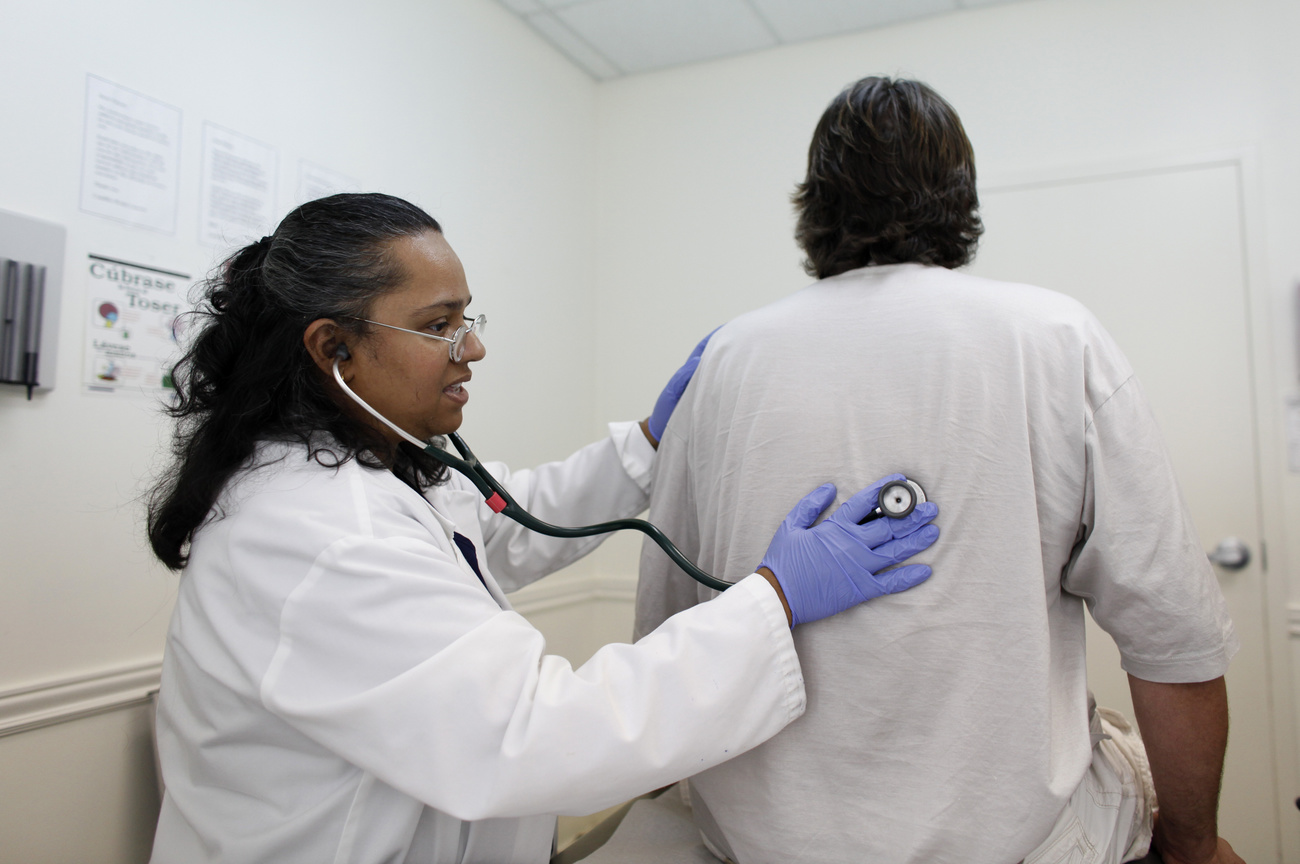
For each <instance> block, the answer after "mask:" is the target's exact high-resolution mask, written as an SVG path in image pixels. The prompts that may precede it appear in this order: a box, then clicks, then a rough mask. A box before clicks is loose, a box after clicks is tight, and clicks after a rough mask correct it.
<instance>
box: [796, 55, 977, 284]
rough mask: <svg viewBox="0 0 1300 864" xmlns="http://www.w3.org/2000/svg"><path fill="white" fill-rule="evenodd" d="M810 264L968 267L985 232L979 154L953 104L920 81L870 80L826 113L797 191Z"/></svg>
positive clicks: (830, 268) (835, 270) (822, 274)
mask: <svg viewBox="0 0 1300 864" xmlns="http://www.w3.org/2000/svg"><path fill="white" fill-rule="evenodd" d="M794 203H795V210H796V212H797V213H798V216H799V222H798V226H797V228H796V230H795V239H796V240H798V242H799V246H800V247H801V248H802V249H803V250H804V252H805V253H806V254H807V256H808V258H807V260H806V261H805V262H804V268H805V269H806V270H807V271H808V273H809V274H810V275H812V276H816V277H818V278H821V279H824V278H826V277H827V276H834V275H836V274H839V273H843V272H845V271H847V270H853V269H855V268H858V267H865V266H867V265H869V264H898V263H903V262H909V261H915V262H919V263H921V264H933V265H937V266H940V267H948V268H952V267H960V266H961V265H963V264H965V263H967V262H969V261H970V260H971V259H972V258H973V257H974V255H975V244H976V242H977V241H978V240H979V236H980V234H981V233H983V231H984V226H983V225H982V224H981V223H980V218H979V213H978V211H979V198H978V196H977V195H976V193H975V153H974V151H973V150H972V149H971V145H970V140H969V139H967V137H966V131H965V130H964V129H963V128H962V125H961V119H960V118H958V116H957V112H956V111H954V110H953V108H952V106H951V105H949V104H948V103H947V102H946V101H944V99H943V97H941V96H940V95H939V94H938V93H935V92H934V91H933V90H931V89H930V88H929V87H927V86H926V85H924V84H922V83H921V82H919V81H906V80H898V81H894V80H890V79H889V78H863V79H862V80H861V81H858V82H857V83H856V84H853V85H850V86H849V87H847V88H845V89H844V91H843V92H841V93H840V94H839V95H838V96H836V97H835V99H834V101H832V102H831V104H830V106H829V107H827V109H826V112H825V113H824V114H822V118H821V121H820V122H818V124H817V131H816V132H814V133H813V139H812V144H811V145H810V146H809V148H808V174H807V177H805V178H804V182H803V183H801V184H799V186H798V188H797V190H796V192H795V195H794Z"/></svg>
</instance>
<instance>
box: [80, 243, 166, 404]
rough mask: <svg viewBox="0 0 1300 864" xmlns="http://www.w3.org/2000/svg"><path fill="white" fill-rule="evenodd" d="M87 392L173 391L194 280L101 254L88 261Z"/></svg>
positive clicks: (148, 393) (85, 382)
mask: <svg viewBox="0 0 1300 864" xmlns="http://www.w3.org/2000/svg"><path fill="white" fill-rule="evenodd" d="M86 266H87V270H88V274H89V278H88V284H87V287H86V294H85V297H86V301H85V302H86V309H85V312H84V314H85V316H86V317H85V321H86V354H85V366H84V372H83V375H82V385H83V388H84V389H85V390H86V391H87V392H92V393H118V394H132V395H140V394H145V395H157V394H162V393H168V392H170V391H171V390H172V389H173V388H172V377H171V371H172V366H173V365H174V364H175V363H176V360H177V359H179V357H180V351H181V347H180V341H181V337H182V334H183V330H184V327H185V324H186V322H187V321H188V320H189V317H190V316H187V315H186V314H185V313H186V312H188V311H190V303H189V291H190V277H189V276H186V275H185V274H183V273H173V272H170V271H168V270H158V269H156V268H153V267H145V266H143V265H140V264H128V263H127V262H125V261H118V260H116V259H113V258H105V257H103V256H101V255H90V256H88V258H87V260H86Z"/></svg>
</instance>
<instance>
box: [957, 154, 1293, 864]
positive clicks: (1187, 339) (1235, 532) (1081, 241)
mask: <svg viewBox="0 0 1300 864" xmlns="http://www.w3.org/2000/svg"><path fill="white" fill-rule="evenodd" d="M1239 175H1240V171H1239V166H1237V165H1236V164H1235V163H1231V162H1226V163H1217V164H1208V165H1203V166H1196V167H1190V168H1178V169H1170V170H1163V171H1148V172H1138V173H1133V174H1127V175H1120V176H1111V177H1103V178H1091V179H1072V180H1062V181H1055V182H1046V183H1037V184H1028V185H1023V186H1014V187H1005V188H1002V189H998V188H996V187H995V188H993V189H991V190H985V191H982V192H981V195H980V198H981V205H982V214H983V217H984V223H985V229H986V230H985V235H984V239H983V240H982V241H981V244H980V250H979V254H978V256H977V258H976V261H975V263H974V264H973V265H972V266H971V267H970V268H969V269H970V270H971V271H972V272H974V273H978V274H980V275H985V276H991V277H995V278H998V279H1004V280H1007V281H1015V282H1029V283H1033V284H1037V285H1042V286H1044V287H1047V288H1052V289H1055V290H1057V291H1061V292H1063V293H1065V294H1069V295H1071V296H1073V297H1075V298H1077V299H1078V300H1080V301H1082V302H1083V303H1084V305H1086V306H1087V307H1088V308H1089V309H1091V310H1092V311H1093V313H1094V314H1096V315H1097V317H1098V318H1100V319H1101V322H1102V323H1103V324H1104V325H1105V326H1106V328H1107V329H1108V330H1110V332H1111V333H1112V335H1114V337H1115V338H1116V340H1118V342H1119V344H1120V346H1121V347H1122V348H1123V349H1124V351H1125V353H1126V354H1127V355H1128V357H1129V360H1130V361H1131V362H1132V364H1133V367H1134V369H1135V370H1136V372H1137V375H1138V377H1139V379H1140V380H1141V381H1142V383H1143V386H1144V387H1145V388H1146V391H1147V393H1148V395H1149V396H1150V399H1151V403H1152V406H1153V409H1154V411H1155V415H1156V418H1157V420H1158V421H1159V423H1160V426H1161V428H1162V430H1163V431H1164V434H1165V437H1166V440H1167V441H1168V443H1169V449H1170V451H1171V453H1172V455H1173V461H1174V465H1175V467H1176V470H1177V472H1178V478H1179V481H1180V483H1181V484H1182V489H1183V494H1184V495H1185V496H1186V498H1187V500H1188V504H1189V506H1190V507H1191V511H1192V515H1193V518H1194V519H1195V521H1196V526H1197V529H1198V531H1199V532H1200V536H1201V541H1202V543H1203V544H1204V545H1205V547H1206V549H1207V551H1208V550H1209V549H1211V548H1213V547H1214V545H1215V544H1216V543H1218V542H1219V540H1221V539H1223V538H1225V537H1230V536H1235V537H1239V538H1242V539H1243V540H1245V541H1246V542H1247V543H1248V544H1249V546H1250V548H1251V551H1252V552H1253V553H1254V554H1253V558H1252V561H1251V563H1250V564H1249V566H1247V567H1246V568H1245V569H1242V570H1237V571H1230V570H1226V569H1223V568H1216V571H1217V573H1218V576H1219V584H1220V585H1221V586H1222V588H1223V593H1224V596H1225V597H1226V598H1227V601H1228V607H1229V609H1230V611H1231V613H1232V619H1233V622H1234V624H1235V626H1236V630H1237V635H1238V637H1239V638H1240V640H1241V652H1240V653H1239V654H1238V655H1237V657H1236V659H1235V660H1234V661H1233V663H1232V667H1231V669H1230V670H1229V672H1228V676H1227V678H1228V694H1229V701H1230V709H1231V717H1232V720H1231V722H1232V728H1231V732H1230V738H1229V743H1228V757H1227V766H1226V769H1225V772H1224V781H1223V797H1222V803H1221V804H1220V808H1219V814H1220V816H1219V819H1220V822H1219V825H1220V833H1221V834H1222V835H1223V836H1224V837H1226V838H1227V839H1228V840H1229V842H1231V843H1232V844H1233V847H1234V848H1235V849H1236V850H1237V852H1238V853H1239V854H1240V855H1241V856H1242V857H1243V858H1244V859H1245V860H1247V861H1250V862H1253V864H1262V862H1274V861H1278V860H1279V854H1280V853H1279V836H1278V823H1277V819H1278V809H1277V806H1276V800H1275V799H1276V796H1275V793H1274V790H1275V788H1276V786H1275V782H1274V781H1275V778H1274V776H1273V772H1274V771H1275V770H1276V764H1275V763H1276V759H1275V758H1274V753H1275V752H1276V751H1275V747H1274V737H1273V736H1274V731H1275V730H1274V729H1273V722H1272V717H1271V714H1270V711H1269V707H1268V706H1269V703H1270V686H1271V682H1270V681H1269V674H1268V671H1267V666H1266V663H1267V654H1266V648H1267V637H1266V633H1265V626H1266V621H1265V618H1264V614H1263V605H1262V604H1263V590H1264V586H1263V579H1264V574H1263V571H1262V570H1261V568H1260V554H1259V552H1260V537H1261V536H1262V534H1261V530H1260V520H1259V507H1260V495H1259V482H1258V475H1257V470H1258V467H1257V462H1256V450H1255V447H1256V444H1255V410H1254V404H1253V400H1252V395H1251V394H1252V386H1251V367H1250V358H1251V343H1250V332H1249V316H1248V308H1249V307H1248V294H1247V285H1246V277H1245V272H1246V270H1245V261H1246V258H1245V249H1244V248H1243V240H1242V224H1243V223H1242V211H1241V205H1240V201H1241V195H1240V191H1241V189H1240V176H1239ZM1152 626H1159V622H1152ZM1088 677H1089V681H1090V684H1091V686H1092V689H1093V691H1094V692H1095V693H1096V695H1097V701H1098V704H1101V705H1109V706H1111V707H1114V708H1117V709H1120V710H1122V711H1124V713H1125V714H1126V715H1127V716H1128V717H1130V718H1131V717H1132V716H1133V709H1132V702H1131V700H1130V698H1129V694H1128V684H1127V679H1126V677H1125V675H1124V673H1123V671H1122V670H1121V669H1120V668H1119V653H1118V651H1117V650H1116V648H1115V645H1114V643H1113V642H1112V641H1111V640H1110V638H1109V637H1108V636H1106V635H1105V633H1103V632H1102V631H1101V630H1100V629H1099V628H1098V627H1096V625H1094V624H1093V623H1092V622H1091V621H1089V631H1088Z"/></svg>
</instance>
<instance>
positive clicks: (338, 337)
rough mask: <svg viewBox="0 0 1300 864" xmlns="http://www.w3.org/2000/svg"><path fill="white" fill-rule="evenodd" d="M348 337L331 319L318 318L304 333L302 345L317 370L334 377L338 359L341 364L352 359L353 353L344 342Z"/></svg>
mask: <svg viewBox="0 0 1300 864" xmlns="http://www.w3.org/2000/svg"><path fill="white" fill-rule="evenodd" d="M347 335H348V334H347V333H346V332H345V331H344V330H343V328H341V327H339V325H338V323H337V322H336V321H334V320H332V319H330V318H317V319H316V320H315V321H313V322H311V323H310V324H308V325H307V329H306V330H304V331H303V333H302V344H303V347H305V348H306V349H307V353H308V354H310V355H311V359H312V362H313V363H315V364H316V368H318V369H320V371H322V372H324V373H325V374H326V375H333V374H334V361H335V360H336V359H337V360H339V361H340V363H341V362H342V361H345V360H351V359H352V352H351V351H349V350H348V346H347V343H346V342H344V341H343V340H344V338H345V337H346V336H347Z"/></svg>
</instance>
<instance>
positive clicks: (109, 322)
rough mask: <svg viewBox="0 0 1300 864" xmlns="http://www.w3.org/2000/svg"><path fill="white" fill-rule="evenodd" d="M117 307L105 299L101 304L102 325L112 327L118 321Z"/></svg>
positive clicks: (100, 318) (100, 317) (100, 316)
mask: <svg viewBox="0 0 1300 864" xmlns="http://www.w3.org/2000/svg"><path fill="white" fill-rule="evenodd" d="M117 317H118V315H117V307H116V306H114V305H113V304H112V303H110V302H108V301H107V300H105V301H104V302H102V303H100V304H99V320H100V326H101V327H112V326H113V325H114V324H116V323H117Z"/></svg>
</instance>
